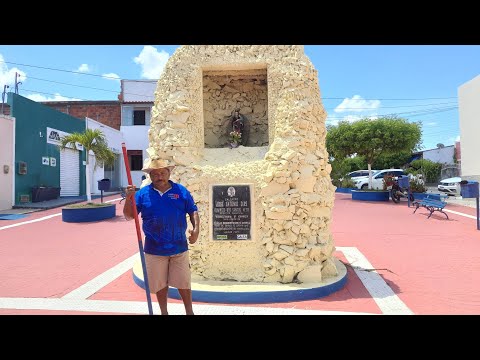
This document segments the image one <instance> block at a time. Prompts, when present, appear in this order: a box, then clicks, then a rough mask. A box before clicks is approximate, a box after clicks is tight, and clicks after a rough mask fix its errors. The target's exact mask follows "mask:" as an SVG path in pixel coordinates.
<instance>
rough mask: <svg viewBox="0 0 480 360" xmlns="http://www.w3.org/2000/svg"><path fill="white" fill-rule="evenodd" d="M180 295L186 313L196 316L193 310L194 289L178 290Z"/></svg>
mask: <svg viewBox="0 0 480 360" xmlns="http://www.w3.org/2000/svg"><path fill="white" fill-rule="evenodd" d="M178 293H179V294H180V296H181V297H182V300H183V305H184V306H185V313H186V314H187V315H195V314H194V313H193V308H192V289H178Z"/></svg>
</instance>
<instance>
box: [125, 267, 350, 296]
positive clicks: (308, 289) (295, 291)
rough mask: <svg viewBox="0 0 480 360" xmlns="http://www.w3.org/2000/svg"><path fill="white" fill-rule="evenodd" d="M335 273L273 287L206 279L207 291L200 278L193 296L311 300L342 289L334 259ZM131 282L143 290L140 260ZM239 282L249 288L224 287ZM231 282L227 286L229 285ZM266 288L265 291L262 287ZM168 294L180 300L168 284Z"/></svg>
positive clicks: (343, 277) (342, 275) (344, 273)
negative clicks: (315, 281)
mask: <svg viewBox="0 0 480 360" xmlns="http://www.w3.org/2000/svg"><path fill="white" fill-rule="evenodd" d="M335 263H336V265H337V269H338V273H339V274H338V276H336V277H335V278H333V279H328V280H329V281H328V282H327V281H325V282H322V283H318V284H313V283H312V284H277V283H275V289H273V290H272V284H269V283H248V282H238V283H236V282H224V281H216V282H208V281H207V283H208V285H209V286H208V287H207V288H208V290H202V287H204V286H202V285H203V284H202V281H199V282H193V281H192V299H193V301H200V302H206V303H221V304H268V303H285V302H292V301H306V300H314V299H318V298H321V297H325V296H328V295H330V294H332V293H334V292H336V291H338V290H341V289H342V288H343V287H344V286H345V284H346V283H347V270H346V267H345V265H344V264H343V263H342V262H340V261H338V260H336V261H335ZM132 273H133V281H134V282H135V284H137V285H138V286H140V287H141V288H143V289H144V290H145V282H144V280H143V279H144V276H143V272H142V267H141V263H140V261H138V262H137V263H136V264H135V265H134V267H133V271H132ZM239 284H240V285H242V287H243V288H247V287H248V288H249V289H251V291H247V290H245V291H233V290H230V291H229V290H225V289H226V288H227V289H228V288H230V287H234V286H238V285H239ZM228 285H230V286H228ZM264 289H265V290H264ZM168 296H169V297H170V298H172V299H178V300H181V297H180V294H179V292H178V290H177V289H175V288H172V287H170V288H169V289H168Z"/></svg>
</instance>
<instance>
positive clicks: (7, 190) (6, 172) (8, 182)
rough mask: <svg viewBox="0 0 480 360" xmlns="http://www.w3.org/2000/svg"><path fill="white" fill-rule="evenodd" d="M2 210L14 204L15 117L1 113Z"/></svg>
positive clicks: (0, 197) (0, 206)
mask: <svg viewBox="0 0 480 360" xmlns="http://www.w3.org/2000/svg"><path fill="white" fill-rule="evenodd" d="M0 134H1V139H2V141H0V189H2V190H1V191H0V210H4V209H11V208H12V206H13V204H14V175H15V161H14V160H15V118H13V117H11V116H7V115H0Z"/></svg>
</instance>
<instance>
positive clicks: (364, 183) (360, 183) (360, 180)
mask: <svg viewBox="0 0 480 360" xmlns="http://www.w3.org/2000/svg"><path fill="white" fill-rule="evenodd" d="M387 174H391V175H393V176H394V177H395V178H398V177H399V176H407V173H406V172H405V171H404V170H402V169H383V170H378V171H377V172H376V173H375V174H373V175H372V189H376V190H382V189H383V178H384V177H385V175H387ZM408 176H409V177H410V179H413V178H417V179H418V180H419V181H420V182H421V183H422V184H423V183H424V181H423V179H422V177H421V176H420V175H417V176H414V175H411V174H408ZM353 182H354V183H355V186H356V187H357V188H358V189H361V190H365V189H368V176H363V177H357V178H355V179H353Z"/></svg>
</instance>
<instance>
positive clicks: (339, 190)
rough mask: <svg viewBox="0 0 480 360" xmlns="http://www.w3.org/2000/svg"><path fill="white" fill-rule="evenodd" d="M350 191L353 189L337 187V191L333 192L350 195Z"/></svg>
mask: <svg viewBox="0 0 480 360" xmlns="http://www.w3.org/2000/svg"><path fill="white" fill-rule="evenodd" d="M352 190H355V189H351V188H342V187H337V189H336V190H335V192H338V193H343V194H350V193H351V192H352Z"/></svg>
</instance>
